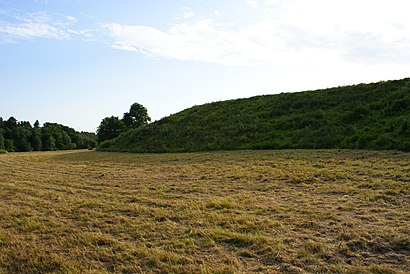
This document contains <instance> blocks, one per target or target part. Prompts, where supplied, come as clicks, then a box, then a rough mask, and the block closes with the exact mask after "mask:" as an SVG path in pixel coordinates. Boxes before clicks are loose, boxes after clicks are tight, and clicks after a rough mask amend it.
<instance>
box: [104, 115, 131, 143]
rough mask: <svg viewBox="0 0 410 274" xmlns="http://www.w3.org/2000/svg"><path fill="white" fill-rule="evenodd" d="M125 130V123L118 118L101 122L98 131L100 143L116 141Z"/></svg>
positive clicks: (113, 117) (109, 118)
mask: <svg viewBox="0 0 410 274" xmlns="http://www.w3.org/2000/svg"><path fill="white" fill-rule="evenodd" d="M124 130H125V125H124V122H123V121H122V120H120V119H119V118H118V117H115V116H111V117H106V118H104V119H103V120H102V121H101V124H100V126H99V127H98V129H97V139H98V142H99V143H101V142H104V141H106V140H111V139H114V138H115V137H117V136H119V135H120V133H121V132H123V131H124Z"/></svg>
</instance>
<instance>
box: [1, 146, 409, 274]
mask: <svg viewBox="0 0 410 274" xmlns="http://www.w3.org/2000/svg"><path fill="white" fill-rule="evenodd" d="M409 183H410V154H409V153H399V152H372V151H350V150H342V151H337V150H323V151H318V150H308V151H303V150H284V151H239V152H238V151H232V152H213V153H185V154H121V153H103V152H94V151H76V152H72V151H68V152H67V151H65V152H38V153H37V152H36V153H19V154H17V153H8V154H3V155H0V273H46V272H55V273H109V272H111V273H244V272H262V273H305V272H310V273H406V272H407V271H408V270H409V269H410V232H409V231H410V185H409Z"/></svg>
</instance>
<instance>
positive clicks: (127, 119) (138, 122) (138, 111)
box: [122, 103, 151, 129]
mask: <svg viewBox="0 0 410 274" xmlns="http://www.w3.org/2000/svg"><path fill="white" fill-rule="evenodd" d="M122 121H123V122H124V124H125V126H126V127H127V129H132V128H139V127H141V126H143V125H146V124H148V122H150V121H151V118H150V117H149V116H148V111H147V109H146V108H145V107H144V106H143V105H141V104H138V103H134V104H132V105H131V108H130V111H129V112H126V113H124V117H123V118H122Z"/></svg>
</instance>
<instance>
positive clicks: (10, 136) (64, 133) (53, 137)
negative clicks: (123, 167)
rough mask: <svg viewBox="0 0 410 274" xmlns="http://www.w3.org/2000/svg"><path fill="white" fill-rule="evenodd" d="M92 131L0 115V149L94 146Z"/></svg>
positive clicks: (36, 149)
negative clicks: (32, 122) (18, 119)
mask: <svg viewBox="0 0 410 274" xmlns="http://www.w3.org/2000/svg"><path fill="white" fill-rule="evenodd" d="M96 145H97V142H96V137H95V134H94V133H88V132H81V133H80V132H77V131H75V130H74V129H72V128H69V127H67V126H63V125H60V124H56V123H45V124H44V125H43V126H42V127H40V123H39V122H38V121H36V122H35V123H34V126H32V125H31V124H30V122H27V121H20V122H19V121H17V119H16V118H14V117H10V118H9V119H8V120H3V118H1V117H0V149H5V150H7V151H41V150H67V149H84V148H94V147H96Z"/></svg>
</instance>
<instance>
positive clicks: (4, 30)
mask: <svg viewBox="0 0 410 274" xmlns="http://www.w3.org/2000/svg"><path fill="white" fill-rule="evenodd" d="M13 16H14V18H13V19H14V20H13V21H14V22H9V21H0V40H1V41H3V43H4V42H15V41H16V40H27V39H34V38H48V39H60V40H64V39H69V37H70V35H69V33H68V31H67V29H66V28H67V25H68V24H69V22H70V21H72V20H73V17H69V18H64V21H62V20H56V19H55V18H53V17H52V16H50V15H49V14H48V13H45V12H37V13H26V14H18V15H16V14H13Z"/></svg>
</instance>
